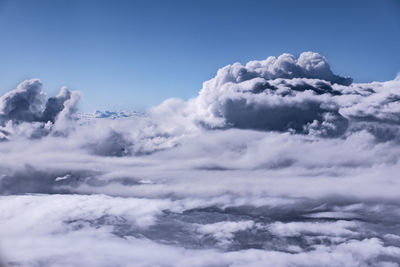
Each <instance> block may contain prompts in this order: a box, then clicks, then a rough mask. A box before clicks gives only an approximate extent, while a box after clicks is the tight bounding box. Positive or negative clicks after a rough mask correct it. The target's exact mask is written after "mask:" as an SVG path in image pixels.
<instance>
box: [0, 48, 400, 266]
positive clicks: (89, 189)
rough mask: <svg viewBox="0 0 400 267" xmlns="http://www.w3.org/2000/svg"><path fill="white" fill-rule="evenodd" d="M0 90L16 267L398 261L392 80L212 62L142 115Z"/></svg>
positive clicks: (4, 193)
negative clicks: (181, 94)
mask: <svg viewBox="0 0 400 267" xmlns="http://www.w3.org/2000/svg"><path fill="white" fill-rule="evenodd" d="M79 96H80V93H79V92H71V91H69V90H68V89H66V88H62V89H61V91H60V93H59V94H58V95H57V96H55V97H49V98H47V96H46V95H45V93H44V92H43V91H42V83H41V82H40V81H39V80H36V79H35V80H29V81H25V82H23V83H21V84H20V85H19V86H18V87H17V89H15V90H13V91H10V92H9V93H7V94H5V95H4V96H2V97H1V98H0V137H1V142H0V156H1V161H0V171H1V172H0V193H1V200H0V224H1V225H2V228H1V229H0V253H1V257H2V260H3V262H4V263H5V264H8V265H10V266H13V265H17V266H79V265H83V266H265V265H266V264H268V265H269V266H399V264H400V229H399V227H398V221H399V220H400V197H399V194H398V188H400V180H399V179H398V177H397V176H398V175H396V174H397V173H399V172H400V161H399V159H400V147H399V140H400V139H399V138H400V134H399V133H400V132H399V123H400V119H399V118H400V116H399V115H400V114H399V112H400V80H399V79H394V80H392V81H386V82H372V83H368V84H366V83H363V84H361V83H352V80H351V79H350V78H347V77H341V76H339V75H337V74H334V73H333V72H332V71H331V69H330V67H329V65H328V63H327V60H326V59H325V58H324V57H323V56H321V55H319V54H317V53H311V52H305V53H302V54H301V55H300V56H299V57H298V58H295V57H294V56H292V55H289V54H284V55H281V56H279V57H278V58H274V57H269V58H267V59H266V60H262V61H251V62H249V63H247V64H246V65H245V66H243V65H241V64H239V63H235V64H233V65H229V66H226V67H224V68H222V69H220V70H219V71H218V72H217V74H216V76H215V77H214V78H212V79H211V80H209V81H206V82H205V83H204V84H203V88H202V89H201V90H200V92H199V95H198V96H197V97H196V98H194V99H191V100H188V101H183V100H180V99H168V100H166V101H165V102H163V103H162V104H161V105H159V106H157V107H153V108H151V109H150V110H149V112H148V113H147V114H144V115H139V114H135V113H127V112H111V111H107V112H100V111H98V112H96V113H95V114H82V113H79V112H77V104H78V101H79Z"/></svg>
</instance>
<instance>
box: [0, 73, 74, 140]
mask: <svg viewBox="0 0 400 267" xmlns="http://www.w3.org/2000/svg"><path fill="white" fill-rule="evenodd" d="M79 98H80V93H79V92H71V91H69V90H68V89H67V88H66V87H63V88H61V91H60V93H59V94H58V95H57V96H55V97H50V98H48V99H47V97H46V94H45V93H44V92H43V91H42V83H41V82H40V80H38V79H33V80H27V81H24V82H22V83H20V84H19V85H18V86H17V88H16V89H15V90H12V91H10V92H8V93H6V94H5V95H3V96H2V97H1V98H0V125H1V126H3V129H2V134H3V138H6V136H7V135H9V134H15V133H16V132H25V133H26V132H27V131H26V128H30V131H29V133H28V136H31V137H40V136H42V135H45V134H47V133H48V132H49V130H50V128H51V127H52V125H53V124H55V122H56V120H58V124H57V129H56V130H57V131H63V130H65V129H66V127H67V126H66V123H68V122H69V121H70V120H71V118H72V115H73V114H74V113H75V112H76V110H77V103H78V101H79ZM27 123H29V124H27ZM21 125H22V126H21ZM28 125H29V126H32V127H29V126H28ZM18 128H23V129H22V130H18ZM24 128H25V129H24Z"/></svg>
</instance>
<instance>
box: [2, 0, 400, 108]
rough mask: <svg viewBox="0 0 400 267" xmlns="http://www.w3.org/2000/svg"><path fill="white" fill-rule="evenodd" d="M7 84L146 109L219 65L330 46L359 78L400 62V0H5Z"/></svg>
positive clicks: (182, 93) (379, 74)
mask: <svg viewBox="0 0 400 267" xmlns="http://www.w3.org/2000/svg"><path fill="white" fill-rule="evenodd" d="M0 33H1V34H0V48H1V49H0V93H5V92H6V91H8V90H10V89H13V88H15V86H16V85H17V84H18V83H19V82H21V81H23V80H25V79H30V78H40V79H41V80H42V82H43V83H44V90H45V91H46V92H48V94H49V95H53V94H56V93H57V91H58V90H59V88H60V87H61V86H63V85H66V86H68V88H70V89H72V90H80V91H81V92H82V93H83V99H82V103H81V108H82V110H84V111H88V112H90V111H93V110H95V109H112V110H113V109H129V110H139V111H143V110H145V109H146V108H147V107H149V106H153V105H156V104H158V103H160V102H161V101H162V100H164V99H166V98H168V97H180V98H183V99H187V98H190V97H194V96H196V95H197V93H198V91H199V90H200V88H201V87H202V82H203V81H205V80H208V79H210V78H212V77H213V76H214V75H215V73H216V71H217V70H218V68H220V67H223V66H225V65H227V64H230V63H233V62H236V61H238V62H241V63H246V62H247V61H249V60H253V59H264V58H266V57H268V56H271V55H274V56H278V55H280V54H281V53H284V52H289V53H292V54H294V55H298V54H299V53H301V52H303V51H315V52H319V53H321V54H323V55H324V56H326V57H327V58H328V61H329V63H330V65H331V67H332V69H333V70H334V72H336V73H338V74H340V75H348V76H351V77H353V78H354V80H355V81H356V82H369V81H373V80H379V81H383V80H389V79H392V78H394V76H395V75H396V74H397V73H398V72H399V71H400V51H399V50H400V1H398V0H375V1H372V0H360V1H351V0H347V1H320V0H316V1H288V0H280V1H256V0H254V1H236V0H232V1H216V0H214V1H152V0H150V1H84V0H80V1H75V0H65V1H64V0H49V1H30V0H27V1H19V0H16V1H4V0H3V1H1V0H0Z"/></svg>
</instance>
